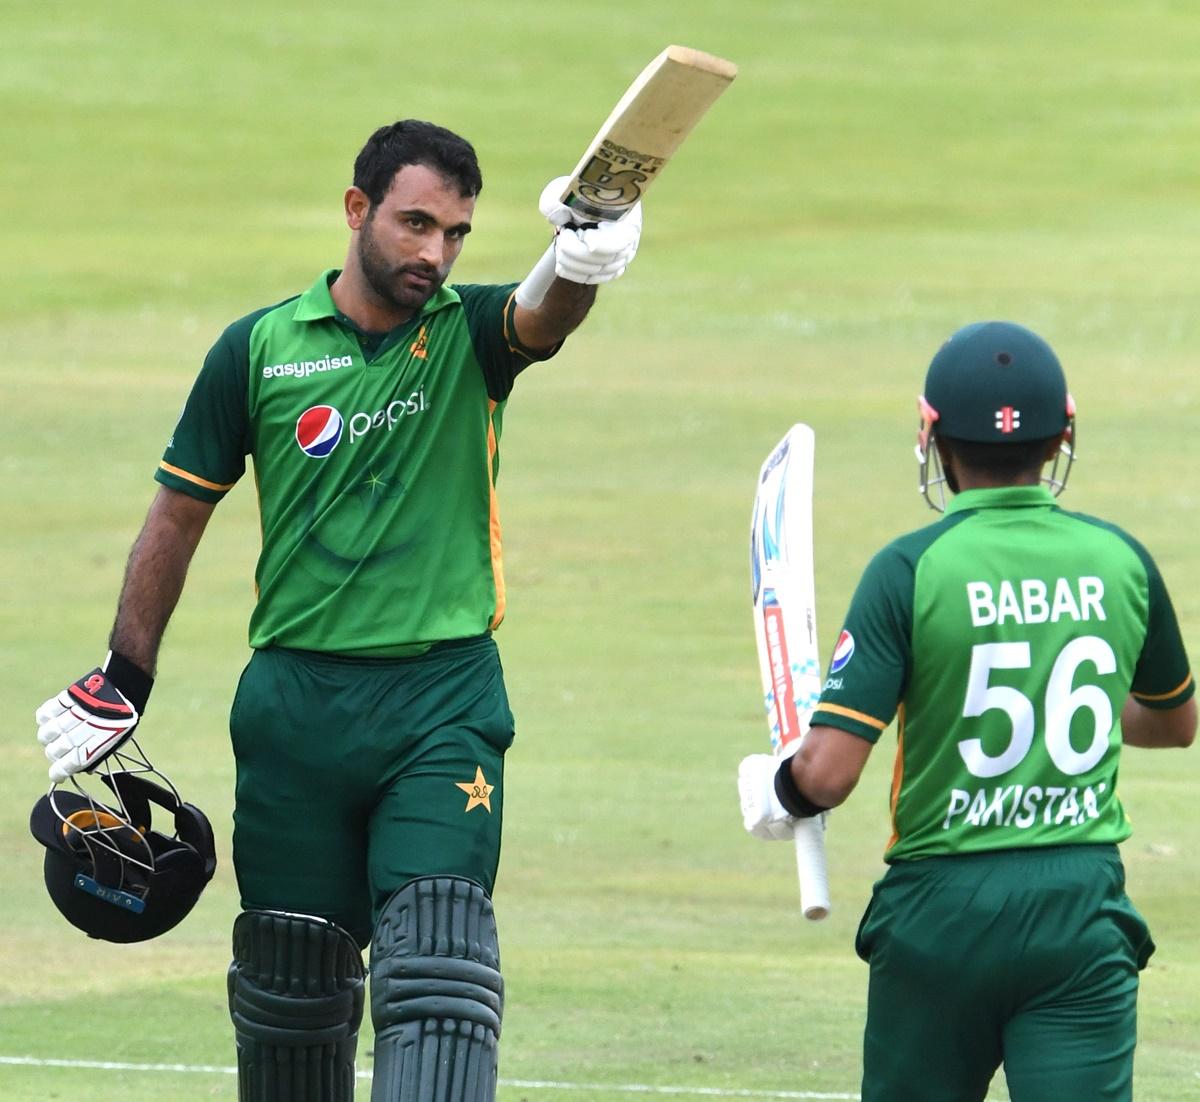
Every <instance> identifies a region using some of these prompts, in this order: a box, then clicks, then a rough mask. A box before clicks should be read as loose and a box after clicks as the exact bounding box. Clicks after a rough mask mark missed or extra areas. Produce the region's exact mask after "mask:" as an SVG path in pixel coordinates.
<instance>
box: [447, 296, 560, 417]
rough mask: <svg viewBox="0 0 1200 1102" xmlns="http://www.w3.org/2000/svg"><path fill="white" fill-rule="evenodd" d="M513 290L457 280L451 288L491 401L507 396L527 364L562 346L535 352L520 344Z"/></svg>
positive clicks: (549, 354)
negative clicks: (456, 293) (514, 320)
mask: <svg viewBox="0 0 1200 1102" xmlns="http://www.w3.org/2000/svg"><path fill="white" fill-rule="evenodd" d="M516 289H517V284H515V283H502V284H475V283H465V284H463V283H460V284H456V285H455V287H454V290H456V291H457V292H458V297H459V298H460V299H462V304H463V310H464V312H465V313H466V316H467V329H468V330H469V332H470V334H471V344H472V345H473V346H474V348H475V356H476V358H477V359H478V360H479V365H480V367H481V368H482V369H483V377H484V380H485V381H486V383H487V392H488V397H489V398H491V399H492V400H493V401H495V402H503V401H504V400H505V399H506V398H507V397H508V396H509V394H510V393H511V392H512V388H513V383H514V382H515V381H516V378H517V376H518V375H519V374H520V373H521V372H522V371H524V370H525V368H527V367H528V366H529V365H530V364H531V363H537V362H539V361H542V360H548V359H550V357H551V356H553V355H554V354H555V353H556V352H557V351H558V350H559V349H560V348H561V347H562V342H561V341H560V342H559V343H558V344H556V345H555V346H554V347H553V348H551V349H548V350H546V351H542V352H537V351H534V350H533V349H531V348H526V347H525V346H524V345H523V344H522V343H521V341H520V338H519V337H518V336H517V330H516V326H515V325H514V323H513V315H514V312H515V311H516V308H517V304H516V298H515V297H514V296H515V292H516Z"/></svg>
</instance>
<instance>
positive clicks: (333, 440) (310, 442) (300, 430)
mask: <svg viewBox="0 0 1200 1102" xmlns="http://www.w3.org/2000/svg"><path fill="white" fill-rule="evenodd" d="M341 439H342V415H341V414H340V413H338V411H337V410H336V409H334V408H333V406H310V407H309V408H308V409H306V410H305V411H304V412H303V413H302V414H300V416H299V418H298V419H297V420H296V443H297V444H299V445H300V450H301V451H302V452H304V454H305V455H307V456H308V457H309V458H311V459H324V458H325V457H326V456H327V455H328V454H329V453H330V452H331V451H333V449H334V448H336V447H337V446H338V442H339V441H340V440H341Z"/></svg>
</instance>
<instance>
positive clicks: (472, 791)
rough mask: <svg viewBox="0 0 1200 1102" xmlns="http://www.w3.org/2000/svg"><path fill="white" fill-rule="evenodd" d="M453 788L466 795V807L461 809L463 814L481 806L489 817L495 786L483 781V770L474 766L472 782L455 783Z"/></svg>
mask: <svg viewBox="0 0 1200 1102" xmlns="http://www.w3.org/2000/svg"><path fill="white" fill-rule="evenodd" d="M454 787H455V788H461V789H462V790H463V791H464V792H465V793H466V794H467V806H466V807H465V808H464V809H463V810H464V812H466V811H471V810H472V809H474V808H476V807H479V806H480V805H481V804H482V805H483V807H484V808H486V810H487V813H488V814H489V815H490V814H491V813H492V793H493V792H494V791H495V789H496V786H495V785H494V784H488V782H487V781H486V780H485V779H484V776H483V770H482V769H481V768H480V767H479V766H478V765H477V766H475V779H474V780H473V781H459V782H457V783H455V785H454Z"/></svg>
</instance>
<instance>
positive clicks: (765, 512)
mask: <svg viewBox="0 0 1200 1102" xmlns="http://www.w3.org/2000/svg"><path fill="white" fill-rule="evenodd" d="M814 451H815V436H814V434H813V430H812V429H811V428H809V426H808V425H793V426H792V427H791V429H789V430H788V433H787V435H786V436H784V438H783V439H782V440H781V441H780V442H779V443H778V444H777V445H776V446H775V448H774V449H773V450H772V452H771V454H770V455H769V456H767V458H766V461H765V462H764V463H763V465H762V469H761V470H760V471H759V474H758V489H757V491H756V493H755V496H754V513H753V516H752V517H751V521H750V580H751V597H752V599H753V601H754V627H755V637H756V638H757V640H758V662H759V667H760V669H761V672H762V685H763V700H764V703H765V705H766V710H767V722H768V725H769V726H770V729H771V749H772V750H774V752H775V753H776V754H782V753H784V752H785V751H786V750H788V749H789V748H791V747H792V746H793V744H794V743H795V742H796V741H797V740H798V739H800V738H802V737H803V736H804V734H805V732H806V731H807V730H808V727H809V722H810V721H811V718H812V713H813V710H814V709H815V708H816V705H817V701H818V699H819V698H820V695H821V660H820V655H819V653H818V650H817V608H816V605H817V599H816V586H815V583H814V579H813V528H812V493H813V456H814ZM795 835H796V867H797V871H798V872H799V875H800V906H801V908H802V910H803V911H804V917H805V918H809V919H814V920H815V919H821V918H824V917H825V916H826V915H828V914H829V910H830V899H829V874H828V871H827V869H826V865H825V823H824V817H823V816H820V817H816V818H812V819H799V820H797V822H796V827H795Z"/></svg>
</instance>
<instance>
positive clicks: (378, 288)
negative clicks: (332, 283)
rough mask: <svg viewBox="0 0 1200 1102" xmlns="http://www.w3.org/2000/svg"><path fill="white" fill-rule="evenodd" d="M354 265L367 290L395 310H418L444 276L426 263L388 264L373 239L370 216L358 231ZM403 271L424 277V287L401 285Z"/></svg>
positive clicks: (442, 280)
mask: <svg viewBox="0 0 1200 1102" xmlns="http://www.w3.org/2000/svg"><path fill="white" fill-rule="evenodd" d="M358 266H359V268H360V269H361V270H362V274H363V278H364V279H365V280H366V281H367V285H368V286H369V287H370V288H371V290H372V291H374V292H375V294H376V295H378V296H379V297H380V299H382V300H383V301H384V302H386V303H389V304H390V305H392V306H394V307H396V309H398V310H419V309H420V308H421V307H422V306H424V305H425V303H427V302H428V301H429V300H430V299H431V298H432V297H433V296H434V295H435V294H436V293H437V290H438V288H439V287H441V285H442V283H443V282H444V281H445V278H446V277H445V276H444V275H443V274H442V273H441V272H440V271H438V269H437V268H434V267H431V266H430V265H428V264H396V265H393V264H389V263H388V261H387V260H386V258H385V257H384V256H383V253H382V251H381V250H380V248H379V244H378V242H377V241H376V240H375V232H374V229H373V227H372V225H371V219H370V218H368V219H367V220H366V222H364V223H363V225H362V228H361V229H360V230H359V231H358ZM406 274H412V275H417V276H421V277H422V278H424V279H428V280H429V285H428V287H426V288H424V289H421V290H417V289H416V288H410V287H405V286H404V282H403V281H404V276H405V275H406Z"/></svg>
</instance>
